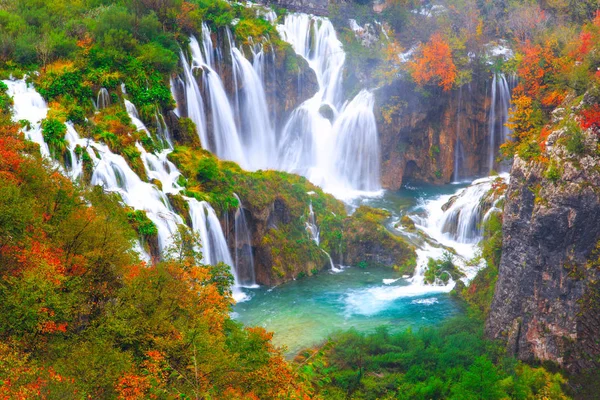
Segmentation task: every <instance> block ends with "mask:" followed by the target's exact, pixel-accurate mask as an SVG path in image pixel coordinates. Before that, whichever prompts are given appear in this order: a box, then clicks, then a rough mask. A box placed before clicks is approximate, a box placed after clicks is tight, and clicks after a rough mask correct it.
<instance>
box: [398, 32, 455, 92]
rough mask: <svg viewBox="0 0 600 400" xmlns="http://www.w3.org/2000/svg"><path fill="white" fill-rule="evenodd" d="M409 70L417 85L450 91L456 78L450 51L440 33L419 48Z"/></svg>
mask: <svg viewBox="0 0 600 400" xmlns="http://www.w3.org/2000/svg"><path fill="white" fill-rule="evenodd" d="M409 68H410V70H411V72H412V77H413V79H414V80H415V82H416V83H417V84H418V85H426V84H437V85H438V86H440V87H441V88H443V89H444V90H450V89H452V86H453V85H454V81H455V80H456V77H457V73H456V66H455V65H454V61H453V60H452V49H451V48H450V45H449V44H448V43H447V42H446V41H445V40H444V38H443V37H442V35H441V34H440V33H435V34H434V35H433V36H432V37H431V39H430V40H429V42H428V43H426V44H425V45H422V46H421V47H420V48H419V50H418V51H417V56H416V57H415V60H414V61H413V62H411V63H409Z"/></svg>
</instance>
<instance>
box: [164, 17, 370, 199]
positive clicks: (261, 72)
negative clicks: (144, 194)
mask: <svg viewBox="0 0 600 400" xmlns="http://www.w3.org/2000/svg"><path fill="white" fill-rule="evenodd" d="M271 17H272V16H271ZM277 29H278V32H279V33H280V34H281V37H282V38H283V39H284V40H286V41H288V42H289V43H291V44H292V46H293V48H294V50H295V51H296V53H297V54H298V55H300V56H301V57H303V58H304V59H305V60H306V61H307V62H308V64H309V66H310V67H311V68H312V69H313V70H314V72H315V74H316V77H317V81H318V86H319V90H318V92H317V93H316V94H315V95H314V96H313V98H311V99H308V100H307V101H305V102H304V103H303V104H301V105H300V106H298V107H297V108H296V109H295V110H294V111H293V112H292V113H291V115H290V117H289V119H288V120H287V121H286V123H285V124H284V127H283V129H282V131H281V132H276V131H275V122H274V121H275V112H274V109H275V107H271V108H270V107H269V103H268V102H267V95H266V92H265V80H266V79H269V78H270V77H269V76H268V75H269V74H267V70H266V67H267V64H266V57H265V52H264V49H265V47H264V46H265V43H264V42H263V43H253V42H252V41H251V40H250V44H251V46H249V49H250V51H251V53H252V57H251V58H252V61H250V60H248V58H247V57H246V56H245V55H244V52H243V51H242V49H241V48H238V47H237V46H236V44H235V42H234V40H233V38H232V35H231V32H230V31H229V29H225V33H226V39H227V41H228V43H226V44H225V48H227V47H228V50H229V52H230V53H229V55H230V58H231V63H232V65H231V80H232V87H233V95H232V98H229V97H228V95H227V93H226V92H225V88H224V85H223V82H222V78H221V77H220V76H219V74H218V72H217V71H218V70H221V69H222V68H221V69H218V68H217V64H221V62H222V54H221V52H220V49H219V48H216V49H215V48H214V46H213V42H212V38H211V34H210V29H209V28H208V26H207V25H206V24H203V26H202V36H201V43H200V42H199V41H198V40H197V39H196V38H195V37H193V36H192V37H190V54H191V63H189V62H188V61H187V59H186V57H185V55H184V54H183V52H182V53H181V63H182V64H183V81H184V82H185V88H186V90H185V92H186V103H187V115H188V116H189V118H190V119H192V120H193V121H194V122H195V123H196V125H197V127H198V135H199V136H200V141H201V144H202V147H203V148H205V149H207V150H209V151H211V152H212V153H214V154H216V155H217V156H218V157H219V158H221V159H225V160H230V161H234V162H237V163H238V164H240V166H241V167H242V168H244V169H248V170H259V169H279V170H283V171H287V172H293V173H297V174H301V175H304V176H305V177H307V178H308V179H309V180H311V181H312V182H313V183H315V184H317V185H319V186H321V187H322V188H323V189H324V190H325V191H327V192H330V193H333V194H334V195H336V196H337V197H339V198H350V197H354V196H356V195H360V194H369V193H373V192H379V191H380V189H381V185H380V176H379V175H380V173H379V169H380V153H379V151H380V150H379V138H378V133H377V126H376V124H375V117H374V114H373V104H374V100H373V95H372V93H370V92H369V91H367V90H363V91H361V92H360V93H359V94H358V95H357V96H356V97H355V98H354V99H351V100H350V99H348V100H344V98H343V97H344V96H343V90H342V72H343V68H344V63H345V59H346V55H345V53H344V50H343V47H342V43H341V42H340V41H339V40H338V38H337V36H336V33H335V29H334V28H333V25H332V24H331V22H330V21H329V20H328V19H326V18H319V17H314V16H309V15H306V14H291V15H288V16H287V17H286V19H285V21H284V23H283V25H279V26H277ZM272 53H274V52H272ZM273 57H274V54H273ZM273 61H274V59H273ZM273 64H274V63H273ZM196 70H199V71H200V74H201V76H202V78H201V79H202V91H201V90H200V88H199V87H198V84H197V81H196V78H195V77H194V71H196ZM221 72H222V71H221ZM271 75H274V74H271ZM176 84H177V83H176V81H175V80H174V79H172V80H171V87H172V90H174V89H173V88H174V87H175V85H176ZM203 95H204V98H203ZM205 106H206V108H205ZM178 112H179V113H181V110H178ZM184 115H185V113H184ZM207 121H210V122H211V123H212V126H211V129H210V130H209V129H207V126H206V124H207Z"/></svg>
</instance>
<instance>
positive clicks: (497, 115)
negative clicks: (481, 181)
mask: <svg viewBox="0 0 600 400" xmlns="http://www.w3.org/2000/svg"><path fill="white" fill-rule="evenodd" d="M510 102H511V89H510V86H509V84H508V81H507V80H506V76H505V75H504V74H499V73H496V74H494V76H493V78H492V89H491V102H490V110H489V114H488V157H487V169H488V171H492V170H493V169H494V167H495V166H496V156H497V154H498V149H499V148H500V146H501V145H502V144H504V142H506V140H508V137H509V135H510V130H509V129H508V127H507V126H506V123H507V122H508V112H509V109H510Z"/></svg>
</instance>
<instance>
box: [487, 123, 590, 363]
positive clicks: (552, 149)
mask: <svg viewBox="0 0 600 400" xmlns="http://www.w3.org/2000/svg"><path fill="white" fill-rule="evenodd" d="M564 135H565V132H564V130H563V131H558V132H555V133H553V134H552V135H550V137H549V139H548V143H547V145H548V149H549V150H548V152H547V154H546V156H547V157H548V158H549V159H550V160H552V161H551V162H552V163H553V165H555V168H556V170H557V171H559V175H560V177H559V178H558V179H557V178H556V175H555V174H554V177H552V180H550V179H548V178H547V177H546V176H547V175H548V174H546V173H545V171H546V169H547V168H548V167H547V166H546V165H543V164H540V163H535V162H529V163H528V162H525V161H523V160H521V159H519V158H516V159H515V161H514V164H513V169H512V173H511V181H510V185H509V188H508V191H507V194H506V203H505V207H504V225H503V237H504V241H503V248H502V259H501V262H500V267H499V275H498V281H497V284H496V289H495V294H494V299H493V302H492V306H491V311H490V314H489V317H488V319H487V322H486V333H487V335H488V336H489V337H490V338H498V339H502V340H504V341H506V343H507V348H508V351H509V352H510V353H512V354H515V355H516V356H517V357H518V358H520V359H522V360H527V361H533V360H541V361H549V362H553V363H556V364H558V365H560V366H561V367H564V368H566V369H567V370H568V371H570V372H573V373H580V372H585V370H586V369H588V368H591V367H598V366H600V283H599V282H600V281H599V279H600V251H599V247H598V246H599V243H600V224H599V223H598V222H599V221H600V171H599V170H598V167H597V166H598V162H599V161H600V157H599V156H598V153H597V138H596V136H595V135H591V134H588V135H586V142H587V143H586V154H584V155H578V156H575V155H574V154H569V153H568V151H567V150H566V149H565V147H564V145H562V144H558V143H564V140H565V139H564Z"/></svg>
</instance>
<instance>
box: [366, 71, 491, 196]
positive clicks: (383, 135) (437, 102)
mask: <svg viewBox="0 0 600 400" xmlns="http://www.w3.org/2000/svg"><path fill="white" fill-rule="evenodd" d="M487 84H488V81H487V79H479V80H474V81H473V82H472V83H471V84H469V85H466V86H464V87H462V88H461V89H457V90H453V91H449V92H444V91H442V90H441V89H437V88H435V89H430V90H431V92H430V93H427V94H425V93H424V92H423V91H420V90H418V88H417V87H415V85H414V83H411V82H408V81H404V80H397V81H396V82H394V83H393V84H392V85H389V86H385V87H383V88H381V89H379V90H378V91H377V92H376V107H375V112H376V117H377V126H378V130H379V137H380V142H381V155H382V160H381V176H382V183H383V186H384V187H385V188H388V189H391V190H397V189H399V188H400V187H401V185H402V184H403V183H405V182H408V181H421V182H430V183H435V184H440V183H447V182H450V181H451V180H452V179H453V176H454V169H455V166H454V161H455V152H456V151H459V152H460V154H461V155H462V156H461V160H460V163H459V177H460V178H461V179H464V178H469V177H474V176H481V175H484V174H486V173H487V170H484V169H485V165H486V163H485V160H486V157H487V142H486V140H487V133H488V128H487V112H488V108H489V103H490V100H489V98H488V96H487V93H486V85H487ZM457 132H458V137H459V140H460V143H461V145H460V148H458V149H457V147H456V144H457V140H456V139H457V138H456V136H457Z"/></svg>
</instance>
